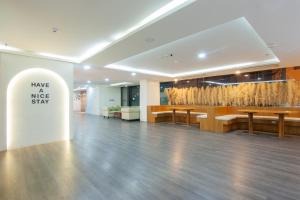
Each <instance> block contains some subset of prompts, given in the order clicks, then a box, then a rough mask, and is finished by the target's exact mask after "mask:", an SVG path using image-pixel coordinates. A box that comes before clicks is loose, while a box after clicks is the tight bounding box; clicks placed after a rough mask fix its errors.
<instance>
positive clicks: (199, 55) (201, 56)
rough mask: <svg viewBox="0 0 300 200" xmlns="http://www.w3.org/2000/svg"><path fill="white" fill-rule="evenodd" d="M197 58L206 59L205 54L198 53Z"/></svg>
mask: <svg viewBox="0 0 300 200" xmlns="http://www.w3.org/2000/svg"><path fill="white" fill-rule="evenodd" d="M198 58H200V59H204V58H206V53H199V54H198Z"/></svg>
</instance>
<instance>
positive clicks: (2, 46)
mask: <svg viewBox="0 0 300 200" xmlns="http://www.w3.org/2000/svg"><path fill="white" fill-rule="evenodd" d="M0 50H3V51H15V52H19V51H22V50H21V49H18V48H15V47H11V46H8V45H4V44H0Z"/></svg>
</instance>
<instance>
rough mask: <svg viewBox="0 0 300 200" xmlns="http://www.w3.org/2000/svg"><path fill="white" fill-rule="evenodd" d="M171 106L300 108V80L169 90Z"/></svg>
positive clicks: (166, 90)
mask: <svg viewBox="0 0 300 200" xmlns="http://www.w3.org/2000/svg"><path fill="white" fill-rule="evenodd" d="M165 94H166V96H167V98H168V101H169V105H210V106H280V105H289V106H297V105H300V81H296V80H289V81H286V82H270V83H266V82H261V83H241V84H238V85H224V86H217V87H212V86H208V87H200V88H197V87H191V88H167V89H165Z"/></svg>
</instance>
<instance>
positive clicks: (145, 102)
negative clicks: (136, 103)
mask: <svg viewBox="0 0 300 200" xmlns="http://www.w3.org/2000/svg"><path fill="white" fill-rule="evenodd" d="M159 87H160V83H159V82H156V81H155V82H154V81H147V80H141V81H140V120H141V121H144V122H146V121H147V106H150V105H152V106H154V105H160V90H159Z"/></svg>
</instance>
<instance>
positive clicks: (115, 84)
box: [110, 82, 133, 87]
mask: <svg viewBox="0 0 300 200" xmlns="http://www.w3.org/2000/svg"><path fill="white" fill-rule="evenodd" d="M123 85H133V83H131V82H121V83H113V84H110V86H113V87H116V86H123Z"/></svg>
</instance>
